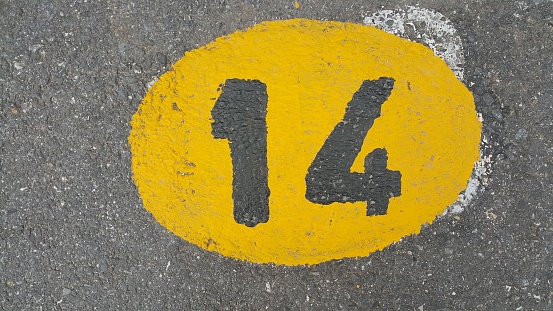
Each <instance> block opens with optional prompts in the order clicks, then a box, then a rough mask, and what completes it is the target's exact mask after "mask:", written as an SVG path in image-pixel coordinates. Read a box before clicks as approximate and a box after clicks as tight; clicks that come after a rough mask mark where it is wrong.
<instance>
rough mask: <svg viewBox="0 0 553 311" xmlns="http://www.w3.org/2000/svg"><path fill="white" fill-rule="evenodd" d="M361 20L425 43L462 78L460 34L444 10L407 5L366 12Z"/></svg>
mask: <svg viewBox="0 0 553 311" xmlns="http://www.w3.org/2000/svg"><path fill="white" fill-rule="evenodd" d="M363 24H365V25H371V26H375V27H377V28H380V29H382V30H384V31H386V32H389V33H392V34H395V35H397V36H400V37H403V38H406V39H409V40H411V41H415V42H419V43H422V44H424V45H426V46H427V47H429V48H431V49H432V50H433V51H434V54H435V55H436V56H439V57H440V58H441V59H443V60H444V61H445V62H446V64H447V65H448V66H449V68H451V70H453V72H454V73H455V75H456V76H457V78H458V79H459V80H461V81H462V80H463V76H464V69H463V65H464V64H465V57H464V55H463V45H462V43H461V38H460V37H459V36H458V35H457V30H456V29H455V27H453V23H452V22H451V21H450V20H449V19H447V18H446V17H445V16H444V15H443V14H441V13H438V12H436V11H433V10H429V9H424V8H417V7H413V6H409V7H407V10H406V11H405V10H381V11H378V12H376V13H374V14H372V15H371V16H366V17H365V18H364V19H363Z"/></svg>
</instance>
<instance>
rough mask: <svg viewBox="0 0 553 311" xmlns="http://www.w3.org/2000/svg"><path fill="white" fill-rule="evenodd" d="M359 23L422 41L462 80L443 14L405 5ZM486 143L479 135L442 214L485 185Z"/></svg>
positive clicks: (456, 45) (457, 45)
mask: <svg viewBox="0 0 553 311" xmlns="http://www.w3.org/2000/svg"><path fill="white" fill-rule="evenodd" d="M363 24H365V25H370V26H375V27H377V28H380V29H382V30H384V31H386V32H388V33H392V34H395V35H397V36H400V37H402V38H405V39H408V40H411V41H414V42H418V43H421V44H424V45H425V46H427V47H429V48H430V49H432V50H433V51H434V55H436V56H438V57H440V58H441V59H443V60H444V61H445V62H446V64H447V65H448V66H449V68H451V70H452V71H453V72H454V73H455V75H456V76H457V79H459V80H460V81H463V79H464V68H463V66H464V64H465V57H464V54H463V45H462V41H461V38H460V37H459V35H458V34H457V30H456V29H455V27H454V26H453V23H452V22H451V21H450V20H449V19H448V18H447V17H445V16H444V15H443V14H441V13H439V12H436V11H433V10H429V9H425V8H417V7H414V6H409V7H407V10H380V11H378V12H376V13H373V14H372V15H370V16H365V17H364V19H363ZM478 120H480V122H483V121H484V120H483V119H482V115H481V114H478ZM486 145H487V139H486V137H484V136H482V142H481V144H480V150H481V151H480V160H479V161H478V162H476V163H475V164H474V170H473V172H472V175H471V177H470V179H469V181H468V183H467V188H466V189H465V191H463V192H462V193H460V194H459V199H458V200H457V201H455V202H454V203H453V204H451V205H450V206H448V207H447V209H446V210H445V211H444V213H443V214H442V216H445V215H447V214H459V213H461V212H462V211H463V210H464V209H465V207H466V206H468V205H469V204H470V203H471V202H472V200H474V199H475V198H476V196H477V194H478V191H479V190H480V191H482V190H483V186H486V185H487V184H488V177H487V176H488V175H489V173H490V172H491V156H485V155H484V153H483V152H482V150H484V149H485V147H486Z"/></svg>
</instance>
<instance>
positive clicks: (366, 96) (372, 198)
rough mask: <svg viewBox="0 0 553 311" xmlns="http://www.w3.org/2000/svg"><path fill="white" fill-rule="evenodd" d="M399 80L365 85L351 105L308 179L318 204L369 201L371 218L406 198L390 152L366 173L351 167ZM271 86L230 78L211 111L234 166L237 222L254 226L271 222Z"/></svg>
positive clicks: (309, 193) (376, 156) (371, 161)
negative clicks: (390, 166)
mask: <svg viewBox="0 0 553 311" xmlns="http://www.w3.org/2000/svg"><path fill="white" fill-rule="evenodd" d="M393 86H394V79H392V78H380V79H378V80H365V81H363V83H362V85H361V87H360V88H359V90H357V92H355V94H353V97H352V99H351V101H350V102H349V103H348V104H347V108H346V112H345V114H344V117H343V119H342V120H341V121H340V122H339V123H338V124H337V125H336V126H335V127H334V130H333V131H332V132H331V133H330V135H329V136H328V138H327V139H326V141H325V143H324V145H323V147H322V148H321V149H320V150H319V152H318V153H317V155H316V156H315V159H314V160H313V162H312V163H311V166H310V167H309V168H308V170H307V175H306V176H305V183H306V188H307V190H306V193H305V198H306V199H307V200H309V201H311V202H313V203H317V204H324V205H327V204H331V203H346V202H359V201H365V202H367V213H366V214H367V216H372V215H384V214H386V212H387V209H388V203H389V199H390V198H391V197H397V196H399V195H401V173H400V172H399V171H390V170H388V169H387V162H388V153H387V151H386V149H384V148H379V149H375V150H373V151H372V152H371V153H369V154H368V155H367V156H366V157H365V172H364V173H355V172H354V173H352V172H350V168H351V166H352V165H353V162H354V161H355V158H356V157H357V155H358V154H359V152H360V151H361V147H362V145H363V141H364V140H365V137H366V136H367V133H368V131H369V130H370V128H371V127H372V125H373V123H374V120H375V119H376V118H378V117H380V109H381V106H382V104H383V103H384V102H385V101H386V100H387V99H388V97H389V96H390V94H391V92H392V89H393ZM267 101H268V96H267V87H266V85H265V84H264V83H262V82H260V81H258V80H241V79H229V80H227V81H226V82H225V85H224V86H223V91H222V93H221V95H220V96H219V98H218V99H217V101H216V103H215V106H214V107H213V109H212V110H211V116H212V118H213V123H212V134H213V137H214V138H218V139H227V140H228V141H229V146H230V150H231V159H232V167H233V181H232V199H233V201H234V220H235V221H236V222H237V223H239V224H244V225H246V226H248V227H254V226H256V225H257V224H259V223H265V222H267V221H268V220H269V195H270V190H269V186H268V165H267V122H266V116H267Z"/></svg>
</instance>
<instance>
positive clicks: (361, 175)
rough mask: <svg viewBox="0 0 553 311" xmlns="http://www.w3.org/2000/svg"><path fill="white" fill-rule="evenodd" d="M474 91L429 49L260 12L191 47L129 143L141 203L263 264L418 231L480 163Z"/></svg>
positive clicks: (363, 30) (361, 29)
mask: <svg viewBox="0 0 553 311" xmlns="http://www.w3.org/2000/svg"><path fill="white" fill-rule="evenodd" d="M480 133H481V124H480V122H479V121H478V119H477V115H476V111H475V107H474V100H473V98H472V95H471V94H470V92H469V91H468V90H467V89H466V88H465V86H464V85H463V84H462V83H461V82H459V80H458V79H457V78H456V77H455V74H454V73H453V72H452V71H451V70H450V69H449V68H448V67H447V65H446V64H445V62H444V61H443V60H441V59H440V58H438V57H436V56H434V55H433V52H432V51H431V50H430V49H428V48H426V47H424V46H423V45H421V44H418V43H413V42H410V41H408V40H405V39H402V38H399V37H396V36H394V35H391V34H388V33H385V32H384V31H381V30H378V29H376V28H373V27H368V26H363V25H357V24H351V23H341V22H328V21H312V20H305V19H295V20H288V21H275V22H263V23H261V24H258V25H256V26H254V27H252V28H250V29H247V30H245V31H237V32H236V33H233V34H231V35H229V36H224V37H221V38H218V39H217V40H215V41H214V42H212V43H210V44H208V45H206V46H204V47H201V48H199V49H196V50H193V51H190V52H187V53H186V54H185V55H184V57H183V58H182V59H181V60H180V61H178V62H177V63H176V64H175V65H174V66H173V70H171V71H169V72H167V73H165V74H164V75H163V76H161V77H160V79H159V80H158V81H157V82H156V83H155V84H154V86H152V88H151V89H150V90H149V91H148V93H147V94H146V96H145V98H144V100H143V102H142V104H141V105H140V107H139V108H138V111H137V113H136V114H135V115H134V117H133V119H132V131H131V134H130V137H129V142H130V144H131V149H132V154H133V159H132V166H133V173H134V180H135V182H136V184H137V187H138V191H139V193H140V195H141V197H142V199H143V202H144V207H145V208H146V209H147V210H149V211H150V212H151V213H152V214H153V215H154V217H155V218H156V219H157V221H159V223H160V224H162V225H163V226H164V227H166V228H167V229H168V230H170V231H171V232H173V233H174V234H176V235H178V236H180V237H182V238H183V239H185V240H187V241H189V242H191V243H194V244H196V245H198V246H200V247H202V248H205V249H207V250H210V251H215V252H218V253H220V254H222V255H224V256H229V257H233V258H236V259H240V260H247V261H251V262H256V263H268V262H274V263H277V264H285V265H298V264H316V263H320V262H323V261H328V260H332V259H340V258H345V257H358V256H366V255H368V254H370V253H371V252H373V251H375V250H379V249H382V248H384V247H386V246H387V245H389V244H391V243H393V242H395V241H398V240H399V239H401V238H402V237H404V236H406V235H410V234H415V233H418V232H419V231H420V227H421V225H423V224H425V223H431V222H432V221H433V220H434V219H435V217H436V216H437V215H439V214H441V213H442V212H443V211H444V210H445V209H446V207H447V206H448V205H450V204H452V203H453V202H455V201H456V200H457V198H458V195H459V193H460V192H462V191H463V190H464V189H465V187H466V185H467V181H468V180H469V177H470V175H471V172H472V168H473V165H474V163H475V162H476V161H477V160H478V159H479V143H480Z"/></svg>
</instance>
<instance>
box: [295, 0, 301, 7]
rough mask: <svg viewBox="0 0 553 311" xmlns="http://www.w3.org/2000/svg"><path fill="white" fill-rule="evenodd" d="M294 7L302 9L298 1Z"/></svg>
mask: <svg viewBox="0 0 553 311" xmlns="http://www.w3.org/2000/svg"><path fill="white" fill-rule="evenodd" d="M294 6H295V7H296V9H299V8H300V3H299V2H298V1H296V2H294Z"/></svg>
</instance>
